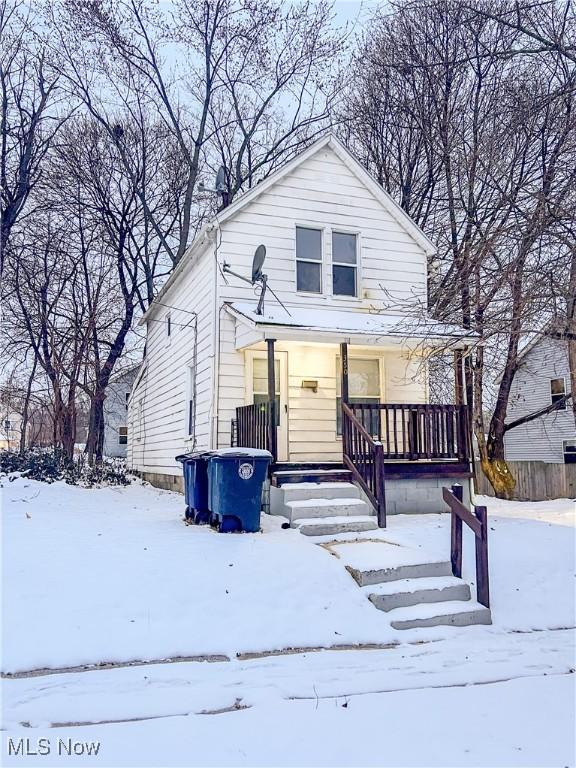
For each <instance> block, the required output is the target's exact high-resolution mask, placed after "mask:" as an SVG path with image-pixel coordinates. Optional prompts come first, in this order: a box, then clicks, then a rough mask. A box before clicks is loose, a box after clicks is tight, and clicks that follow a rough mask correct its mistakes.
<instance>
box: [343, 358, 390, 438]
mask: <svg viewBox="0 0 576 768" xmlns="http://www.w3.org/2000/svg"><path fill="white" fill-rule="evenodd" d="M341 377H342V361H341V359H340V357H338V358H337V377H336V434H337V435H341V434H342V392H341V382H342V380H341ZM380 390H381V388H380V358H378V357H372V358H370V357H368V358H360V357H350V358H348V397H349V401H350V402H351V403H376V404H379V403H380V402H381V400H380ZM379 419H380V412H379V411H370V412H369V413H365V414H364V415H363V417H362V418H361V422H362V424H363V426H364V428H365V429H366V430H367V431H368V432H369V433H370V434H371V435H377V434H378V431H379V430H378V425H379Z"/></svg>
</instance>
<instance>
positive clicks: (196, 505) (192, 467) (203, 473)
mask: <svg viewBox="0 0 576 768" xmlns="http://www.w3.org/2000/svg"><path fill="white" fill-rule="evenodd" d="M209 458H210V454H209V453H207V452H203V453H184V454H182V455H180V456H176V460H177V461H180V462H181V463H182V472H183V475H184V500H185V502H186V519H187V520H190V521H191V522H194V523H196V524H197V525H198V524H203V523H208V521H209V519H210V511H209V508H208V459H209Z"/></svg>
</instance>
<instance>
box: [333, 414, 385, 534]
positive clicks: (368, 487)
mask: <svg viewBox="0 0 576 768" xmlns="http://www.w3.org/2000/svg"><path fill="white" fill-rule="evenodd" d="M342 456H343V461H344V464H345V466H346V467H347V468H348V469H349V470H350V471H351V472H352V476H353V478H354V479H355V480H356V482H357V483H358V484H359V485H360V486H361V487H362V488H363V489H364V492H365V493H366V495H367V496H368V498H369V499H370V501H371V502H372V505H373V506H374V508H375V510H376V514H377V515H378V525H379V526H380V528H385V527H386V496H385V482H384V447H383V445H382V443H381V442H380V441H378V440H374V438H373V437H372V435H370V433H369V432H368V430H367V429H366V428H365V427H364V426H363V424H362V423H361V422H360V421H359V420H358V418H357V417H356V415H355V413H354V411H353V410H352V406H350V405H347V404H346V403H342Z"/></svg>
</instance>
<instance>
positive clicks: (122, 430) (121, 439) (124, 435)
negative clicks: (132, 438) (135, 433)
mask: <svg viewBox="0 0 576 768" xmlns="http://www.w3.org/2000/svg"><path fill="white" fill-rule="evenodd" d="M118 445H128V427H118Z"/></svg>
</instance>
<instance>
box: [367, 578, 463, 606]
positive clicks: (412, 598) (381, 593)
mask: <svg viewBox="0 0 576 768" xmlns="http://www.w3.org/2000/svg"><path fill="white" fill-rule="evenodd" d="M364 590H365V591H368V593H369V594H368V599H369V600H370V601H371V602H372V603H374V605H375V606H376V608H378V609H379V610H380V611H392V610H394V609H395V608H406V607H407V606H410V605H419V604H421V603H441V602H446V601H448V600H449V601H454V600H460V601H466V600H470V586H469V585H468V584H467V583H466V582H465V581H462V579H457V578H456V577H455V576H439V577H436V578H428V579H426V578H420V579H401V580H399V581H387V582H383V583H381V584H375V585H372V586H369V587H364Z"/></svg>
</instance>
